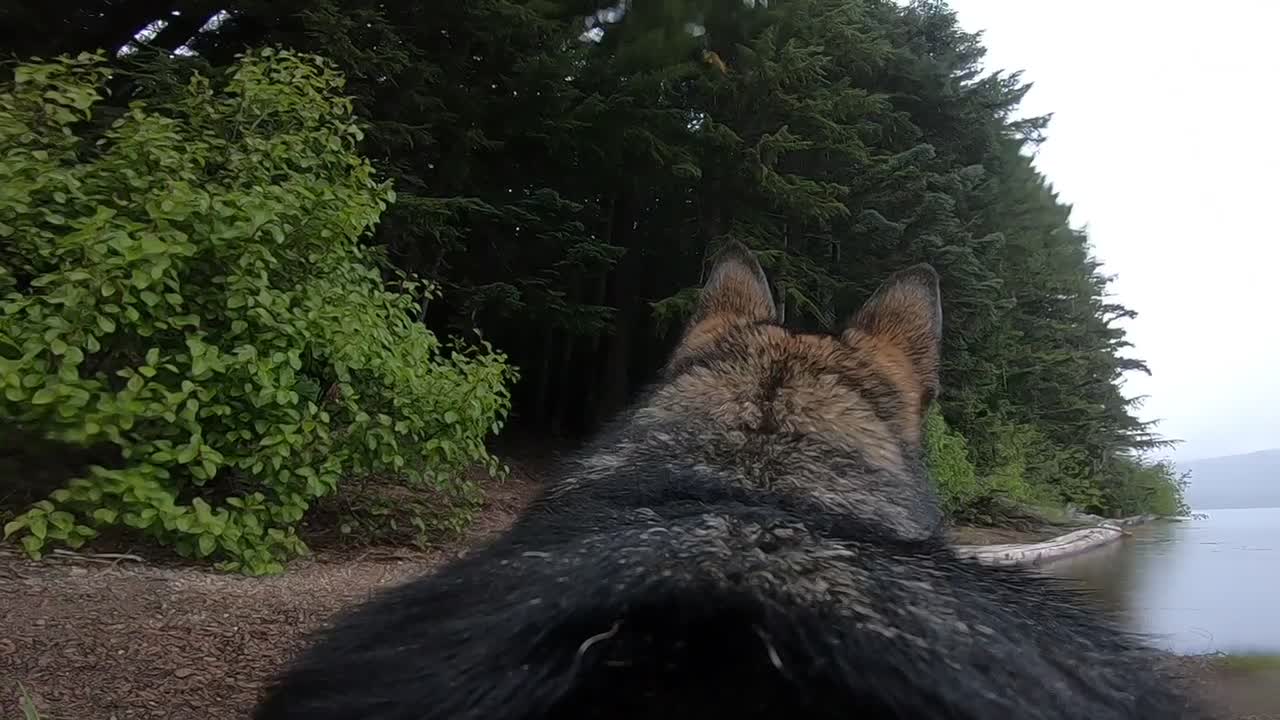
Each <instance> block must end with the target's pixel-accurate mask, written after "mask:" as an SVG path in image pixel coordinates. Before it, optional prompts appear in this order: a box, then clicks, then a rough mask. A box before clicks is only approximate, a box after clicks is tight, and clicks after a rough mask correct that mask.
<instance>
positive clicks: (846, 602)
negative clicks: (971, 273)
mask: <svg viewBox="0 0 1280 720" xmlns="http://www.w3.org/2000/svg"><path fill="white" fill-rule="evenodd" d="M723 262H725V263H727V264H726V265H723V266H722V267H721V268H719V269H718V270H717V271H715V272H713V273H712V283H711V286H710V288H709V292H712V293H715V292H721V293H724V296H722V297H719V298H716V297H713V298H712V301H708V302H707V304H706V305H705V306H704V307H703V309H702V310H700V314H699V317H702V318H704V322H705V324H704V325H702V326H699V327H695V328H692V329H691V330H690V333H689V334H688V335H687V336H686V342H688V339H689V338H691V337H692V338H694V339H695V341H696V343H695V344H696V345H697V347H698V348H703V349H702V350H696V351H694V352H684V353H681V354H678V355H677V357H678V358H681V357H683V358H684V359H683V360H680V361H678V362H677V363H674V364H673V366H672V367H671V368H670V371H669V372H668V374H667V376H666V379H665V380H664V382H663V383H662V384H661V385H659V386H658V387H657V388H656V389H655V390H654V391H653V392H652V393H650V394H649V395H648V396H646V397H645V398H644V399H643V400H641V401H640V403H639V404H638V405H637V406H636V407H635V408H634V409H632V410H631V411H629V412H628V413H627V414H626V415H625V416H624V417H623V418H621V419H620V420H619V421H617V422H616V423H615V424H614V426H613V427H612V429H611V430H609V431H608V432H606V433H604V435H603V436H602V438H601V439H600V440H599V441H598V442H597V443H596V444H595V446H594V447H592V448H591V449H589V450H588V451H586V452H584V453H583V454H582V455H581V456H580V457H578V458H576V459H575V460H573V461H571V462H569V463H567V464H566V465H565V466H564V467H563V468H561V472H560V473H559V474H558V480H557V481H556V482H555V483H553V484H552V485H550V486H549V487H548V488H547V490H546V491H545V492H544V494H543V496H542V497H541V498H540V499H539V500H538V501H537V502H535V503H534V505H533V506H532V507H531V508H530V509H529V510H528V511H527V512H526V513H525V514H524V516H523V517H521V519H520V520H519V521H517V523H516V524H515V526H514V527H513V528H512V529H511V530H510V531H509V532H508V533H507V534H505V535H504V536H502V537H501V538H499V539H498V540H496V541H494V542H493V543H492V544H490V545H489V546H487V547H485V548H483V549H480V550H478V551H477V552H475V553H474V554H473V555H471V556H470V557H467V558H465V559H462V560H460V561H457V562H455V563H453V564H451V565H449V566H447V567H445V568H443V569H442V570H441V571H440V572H438V573H437V574H435V575H433V576H430V577H426V578H422V579H420V580H417V581H414V582H412V583H409V584H408V585H405V586H402V587H399V588H396V589H394V590H391V591H389V592H386V593H384V594H382V596H381V597H379V598H377V599H376V600H374V601H373V602H370V603H368V604H367V605H365V606H364V607H362V608H360V609H358V610H357V611H355V612H354V613H352V614H350V615H349V616H347V617H345V618H343V619H341V620H340V621H339V623H338V624H337V625H336V627H334V628H333V629H332V630H330V631H328V632H325V633H323V634H322V635H321V636H320V637H319V638H318V641H317V642H316V643H315V644H314V645H313V647H311V648H310V650H309V651H308V652H306V653H305V654H304V655H303V656H302V657H301V658H300V659H299V660H298V661H297V662H296V663H294V665H293V666H292V667H291V668H289V669H288V670H287V672H286V673H285V674H284V675H283V676H282V677H280V678H279V679H278V680H277V681H276V682H275V684H274V685H273V686H272V687H270V688H269V690H268V692H267V694H266V696H265V698H264V700H263V702H262V704H261V706H260V707H259V708H258V711H257V714H256V717H257V718H258V720H303V719H306V720H354V719H356V718H361V719H365V720H435V719H440V720H445V719H448V720H507V719H509V720H516V719H528V720H541V719H542V718H563V719H569V720H572V719H574V718H609V719H611V720H619V719H623V720H625V719H626V718H657V719H658V720H685V719H688V720H706V719H707V718H719V717H725V718H735V719H737V718H770V719H771V720H773V719H775V718H776V719H777V720H785V719H786V718H796V719H805V718H832V719H833V720H835V719H839V720H854V719H859V720H865V719H875V718H924V719H935V718H936V719H938V720H941V719H943V718H955V719H961V720H979V719H983V720H985V719H994V720H1009V719H1012V718H1025V719H1029V720H1066V719H1068V718H1070V719H1073V720H1074V719H1079V720H1086V719H1087V720H1120V719H1134V720H1147V719H1149V720H1157V719H1158V720H1167V719H1169V718H1194V717H1200V715H1199V710H1198V709H1194V708H1189V707H1188V706H1187V704H1186V702H1185V700H1184V698H1183V697H1182V696H1181V695H1180V694H1179V693H1177V692H1176V691H1175V690H1173V689H1172V685H1171V684H1170V683H1169V682H1167V680H1166V679H1165V678H1163V677H1162V676H1161V674H1160V673H1159V672H1158V670H1157V667H1158V666H1159V660H1158V658H1157V656H1156V655H1155V653H1154V652H1153V651H1151V650H1149V649H1147V648H1146V647H1145V646H1144V645H1143V644H1142V643H1141V642H1140V641H1139V640H1137V639H1136V638H1133V637H1130V636H1128V635H1127V634H1125V633H1124V632H1122V631H1120V630H1119V629H1118V628H1117V627H1115V626H1113V625H1112V624H1111V623H1110V622H1109V620H1108V619H1107V618H1105V617H1103V616H1102V615H1101V614H1100V613H1098V612H1097V611H1095V610H1093V609H1092V608H1091V606H1090V604H1089V602H1088V601H1087V599H1086V598H1085V597H1084V596H1083V595H1081V594H1079V593H1077V592H1076V591H1074V590H1072V589H1070V588H1068V587H1065V586H1063V585H1062V584H1060V583H1057V582H1054V581H1051V580H1049V579H1047V578H1044V577H1042V576H1039V575H1035V574H1032V573H1030V572H1026V571H1021V570H1010V569H997V568H989V567H982V566H979V565H977V564H975V563H972V562H969V561H965V560H961V559H959V558H957V557H956V556H955V555H954V554H953V553H952V551H951V550H950V549H949V548H948V547H947V546H946V545H945V544H944V542H943V540H942V539H941V536H940V531H939V527H940V521H941V513H940V511H939V510H938V506H937V502H936V499H935V497H934V495H933V492H932V490H931V487H930V484H929V481H928V478H927V476H926V473H925V470H924V465H923V462H922V460H921V447H920V441H919V433H918V432H914V430H915V429H914V428H912V427H910V423H911V422H914V419H913V418H915V417H918V414H916V415H913V414H912V413H915V412H916V411H917V410H918V409H919V408H921V407H924V401H927V399H928V396H929V393H931V392H932V390H933V387H934V384H935V383H936V377H935V376H936V367H935V366H936V353H937V347H936V345H937V343H938V328H940V322H941V320H940V317H939V316H938V312H937V308H936V306H937V302H936V285H937V279H936V275H934V274H933V272H932V270H927V272H926V269H914V270H912V271H909V272H908V273H906V274H900V275H899V276H898V279H897V280H893V281H891V282H890V283H889V284H887V285H886V288H887V289H882V290H881V291H880V292H878V293H877V295H876V296H875V298H873V301H872V302H871V303H870V304H869V305H868V309H865V310H864V311H863V312H862V313H861V314H859V316H858V323H859V324H858V329H857V331H856V332H854V333H853V334H852V335H849V336H848V337H851V338H853V340H851V341H849V342H856V341H858V338H865V337H868V336H875V337H874V339H873V341H870V342H866V343H865V345H866V346H865V347H862V348H861V349H859V348H857V347H852V346H849V347H845V346H844V345H841V346H839V347H836V346H835V343H837V342H846V341H844V340H837V339H835V338H833V337H827V338H808V339H805V338H798V337H796V336H791V335H787V334H785V333H782V332H781V331H777V330H776V329H773V328H770V327H768V326H766V325H761V324H759V323H758V322H756V321H757V320H758V319H759V318H758V317H757V316H758V315H760V314H762V313H763V312H766V311H768V310H769V309H770V308H772V304H771V303H772V301H771V300H770V299H769V297H768V293H769V290H768V286H767V283H766V282H765V281H764V275H763V273H762V272H761V271H760V270H759V266H758V265H756V264H755V262H754V260H752V259H751V258H750V257H749V255H744V252H743V251H738V250H734V251H733V252H730V253H729V254H728V257H727V259H726V260H724V261H723ZM894 283H906V284H905V285H903V284H896V285H895V284H894ZM726 313H728V314H737V315H738V316H739V317H730V318H727V319H726V318H725V317H724V314H726ZM706 318H710V319H709V320H706ZM860 333H861V334H860ZM877 333H879V334H880V335H876V334H877ZM885 344H889V345H891V346H892V347H895V348H898V349H900V350H901V353H899V354H898V355H895V354H894V351H890V352H889V353H888V354H889V355H890V356H891V357H890V358H889V359H888V360H884V359H883V358H881V357H880V356H877V355H874V354H873V353H874V352H876V351H877V350H876V348H878V347H882V346H883V345H885ZM894 357H899V358H900V357H909V358H911V360H910V362H909V363H907V365H908V366H909V367H904V366H902V365H901V363H900V362H899V361H898V360H894ZM894 362H899V365H894V364H893V363H894ZM886 368H887V370H886ZM907 372H911V373H915V375H914V376H912V377H907V378H906V379H904V377H905V376H904V373H907ZM890 373H896V375H894V376H892V377H891V376H890ZM912 388H915V389H914V390H913V389H912ZM911 393H916V395H915V396H912V395H911ZM921 395H923V400H921V399H920V397H919V396H921ZM907 408H911V410H910V411H909V412H908V410H907ZM904 418H908V419H904Z"/></svg>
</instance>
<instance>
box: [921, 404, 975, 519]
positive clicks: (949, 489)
mask: <svg viewBox="0 0 1280 720" xmlns="http://www.w3.org/2000/svg"><path fill="white" fill-rule="evenodd" d="M924 429H925V459H926V462H927V464H928V466H929V473H930V475H932V476H933V480H934V483H936V485H937V488H938V499H939V500H940V501H941V503H942V508H943V510H944V511H945V512H946V513H947V514H948V515H951V516H955V515H958V514H960V513H962V512H963V511H964V510H965V509H966V508H968V507H969V506H970V505H972V504H973V503H974V502H975V501H976V500H978V499H979V498H980V497H981V496H982V495H983V487H982V483H981V482H979V480H978V475H977V473H976V472H975V471H974V468H973V463H972V462H971V461H970V460H969V446H968V443H966V442H965V439H964V438H963V437H961V436H960V435H959V434H958V433H956V432H953V431H952V430H951V428H949V427H947V421H946V420H945V419H943V417H942V412H941V411H939V410H938V406H937V405H934V406H933V407H932V408H930V410H929V414H928V415H927V416H926V417H925V425H924Z"/></svg>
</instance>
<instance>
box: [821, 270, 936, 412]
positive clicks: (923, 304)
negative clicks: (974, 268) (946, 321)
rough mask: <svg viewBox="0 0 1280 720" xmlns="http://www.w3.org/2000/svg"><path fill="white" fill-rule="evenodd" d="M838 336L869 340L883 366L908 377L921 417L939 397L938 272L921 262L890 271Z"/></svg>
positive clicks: (846, 339)
mask: <svg viewBox="0 0 1280 720" xmlns="http://www.w3.org/2000/svg"><path fill="white" fill-rule="evenodd" d="M842 338H843V339H844V340H845V342H846V343H849V344H851V345H854V344H858V343H860V342H866V341H868V340H870V341H871V342H872V343H873V344H874V345H875V346H876V347H877V348H878V349H880V350H882V351H883V352H882V354H883V355H884V356H885V358H884V360H885V362H887V363H889V364H890V365H891V366H894V367H895V368H896V369H898V370H899V372H898V373H895V374H898V375H900V376H903V377H907V378H910V379H911V380H912V381H913V382H912V383H910V385H912V386H914V387H913V388H912V389H918V395H919V409H920V412H921V413H922V414H923V412H924V411H925V410H927V409H928V407H929V403H930V402H932V401H933V399H934V398H935V397H937V394H938V382H939V381H938V373H939V367H940V365H941V362H942V292H941V289H940V288H939V284H938V273H937V272H935V271H934V269H933V268H932V267H930V266H929V265H926V264H920V265H914V266H912V267H909V268H907V269H906V270H902V271H900V272H897V273H894V274H893V275H892V276H890V277H889V279H888V280H886V281H885V283H884V284H883V285H881V286H880V288H879V289H878V290H876V292H875V294H873V295H872V296H871V299H870V300H868V301H867V302H866V304H865V305H863V306H862V309H861V310H859V311H858V312H857V314H855V315H854V316H853V318H852V319H850V321H849V323H848V325H847V326H846V329H845V330H844V332H843V333H842Z"/></svg>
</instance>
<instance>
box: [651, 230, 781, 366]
mask: <svg viewBox="0 0 1280 720" xmlns="http://www.w3.org/2000/svg"><path fill="white" fill-rule="evenodd" d="M775 319H777V309H776V308H775V307H774V305H773V292H772V291H771V290H770V289H769V281H768V280H767V279H766V278H765V276H764V270H763V269H762V268H761V267H760V263H759V262H757V261H756V259H755V256H754V255H752V253H751V251H750V250H748V249H747V248H746V247H745V246H743V245H741V244H739V243H737V242H732V243H729V244H728V245H726V246H725V247H724V248H722V249H721V250H720V252H719V253H717V254H716V256H715V259H714V260H713V261H712V266H711V274H710V275H709V276H708V277H707V281H706V283H705V284H704V285H703V286H702V293H701V296H700V297H699V299H698V307H697V309H695V310H694V313H693V319H692V320H690V322H689V325H688V327H686V328H685V331H684V337H682V338H681V339H680V344H679V345H678V346H677V347H676V351H675V354H674V355H673V356H672V358H671V363H672V367H674V365H675V364H677V363H678V362H679V360H680V359H681V358H682V357H687V356H688V355H689V354H690V353H695V352H698V351H700V350H702V349H705V348H707V347H709V346H711V345H712V344H714V343H715V341H716V340H717V339H718V338H720V337H721V336H722V335H723V334H724V332H725V331H727V330H728V329H730V328H732V327H734V326H739V325H742V324H747V323H758V322H772V321H774V320H775Z"/></svg>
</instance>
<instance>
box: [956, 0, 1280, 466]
mask: <svg viewBox="0 0 1280 720" xmlns="http://www.w3.org/2000/svg"><path fill="white" fill-rule="evenodd" d="M951 6H952V7H953V8H954V9H955V10H956V11H957V12H958V14H959V18H960V23H961V25H962V26H963V27H964V28H965V29H966V30H985V43H984V44H985V45H986V47H987V48H988V50H989V52H988V55H987V63H986V64H987V68H988V69H999V68H1008V69H1014V70H1017V69H1021V70H1024V71H1025V72H1024V77H1025V78H1026V79H1028V80H1030V81H1032V82H1034V83H1035V87H1034V88H1033V89H1032V90H1031V92H1030V94H1029V95H1028V96H1027V99H1026V102H1025V103H1024V106H1023V107H1024V114H1026V115H1039V114H1043V113H1048V112H1052V113H1053V114H1054V118H1053V122H1052V123H1051V124H1050V126H1049V131H1048V137H1049V140H1048V142H1046V143H1045V144H1044V145H1042V146H1041V148H1040V150H1039V153H1038V155H1037V163H1036V164H1037V166H1038V167H1039V169H1040V171H1041V172H1043V173H1044V174H1045V175H1047V176H1048V178H1049V179H1050V180H1051V181H1052V182H1053V185H1054V187H1055V189H1057V190H1058V191H1059V192H1060V194H1061V197H1062V198H1063V199H1064V200H1065V201H1067V202H1069V203H1071V204H1072V205H1073V206H1074V211H1073V213H1072V222H1073V224H1074V225H1076V226H1079V227H1085V228H1087V229H1088V231H1089V235H1090V238H1091V240H1092V243H1093V247H1094V251H1095V254H1096V255H1097V256H1098V257H1099V259H1101V260H1102V261H1103V262H1104V263H1105V265H1104V271H1105V272H1107V273H1108V274H1115V275H1118V278H1117V280H1116V282H1115V283H1114V284H1113V285H1112V291H1113V292H1114V294H1115V295H1116V297H1117V298H1119V300H1120V301H1121V302H1123V303H1124V304H1125V305H1128V306H1129V307H1131V308H1133V309H1135V310H1137V311H1138V313H1139V317H1138V318H1137V319H1136V320H1132V321H1129V322H1128V323H1127V326H1126V327H1127V329H1128V331H1129V339H1130V340H1131V341H1132V342H1133V343H1134V345H1135V346H1136V347H1135V348H1134V349H1133V352H1134V354H1136V355H1137V356H1138V357H1141V358H1144V359H1145V360H1147V362H1148V363H1149V364H1150V366H1151V370H1152V373H1153V375H1152V377H1145V376H1134V377H1131V378H1130V379H1129V380H1128V381H1127V383H1126V386H1125V391H1126V393H1127V394H1129V395H1149V396H1150V399H1149V400H1148V401H1147V403H1146V404H1145V405H1144V406H1143V408H1142V409H1141V411H1140V415H1141V416H1142V417H1144V418H1147V419H1152V418H1160V419H1161V420H1162V422H1161V424H1160V426H1159V429H1160V431H1161V432H1162V433H1163V434H1165V435H1166V436H1169V437H1175V438H1179V439H1182V440H1184V441H1185V442H1184V444H1183V445H1181V446H1180V447H1178V448H1177V449H1176V450H1174V451H1173V455H1174V456H1175V457H1176V458H1178V459H1180V460H1189V459H1193V458H1201V457H1211V456H1216V455H1228V454H1234V453H1241V452H1249V451H1253V450H1260V449H1264V448H1272V447H1280V322H1278V321H1277V317H1276V310H1277V308H1278V307H1280V303H1277V300H1276V297H1277V290H1280V278H1278V277H1277V276H1276V269H1277V264H1278V263H1280V249H1278V244H1277V240H1278V239H1280V237H1278V236H1280V230H1278V229H1277V228H1278V226H1280V223H1278V222H1277V214H1278V213H1280V198H1278V197H1277V191H1278V190H1280V182H1278V181H1277V177H1278V176H1280V147H1278V146H1277V139H1276V133H1277V128H1280V118H1278V113H1280V98H1278V95H1280V84H1278V82H1277V78H1280V52H1277V50H1276V46H1275V41H1274V36H1275V31H1276V28H1277V27H1280V2H1275V1H1274V0H1237V1H1236V2H1228V3H1223V4H1221V5H1217V6H1210V5H1207V4H1204V3H1192V2H1183V1H1182V0H1175V1H1174V2H1167V1H1164V2H1157V1H1152V0H1124V1H1123V2H1117V1H1115V0H952V2H951Z"/></svg>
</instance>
